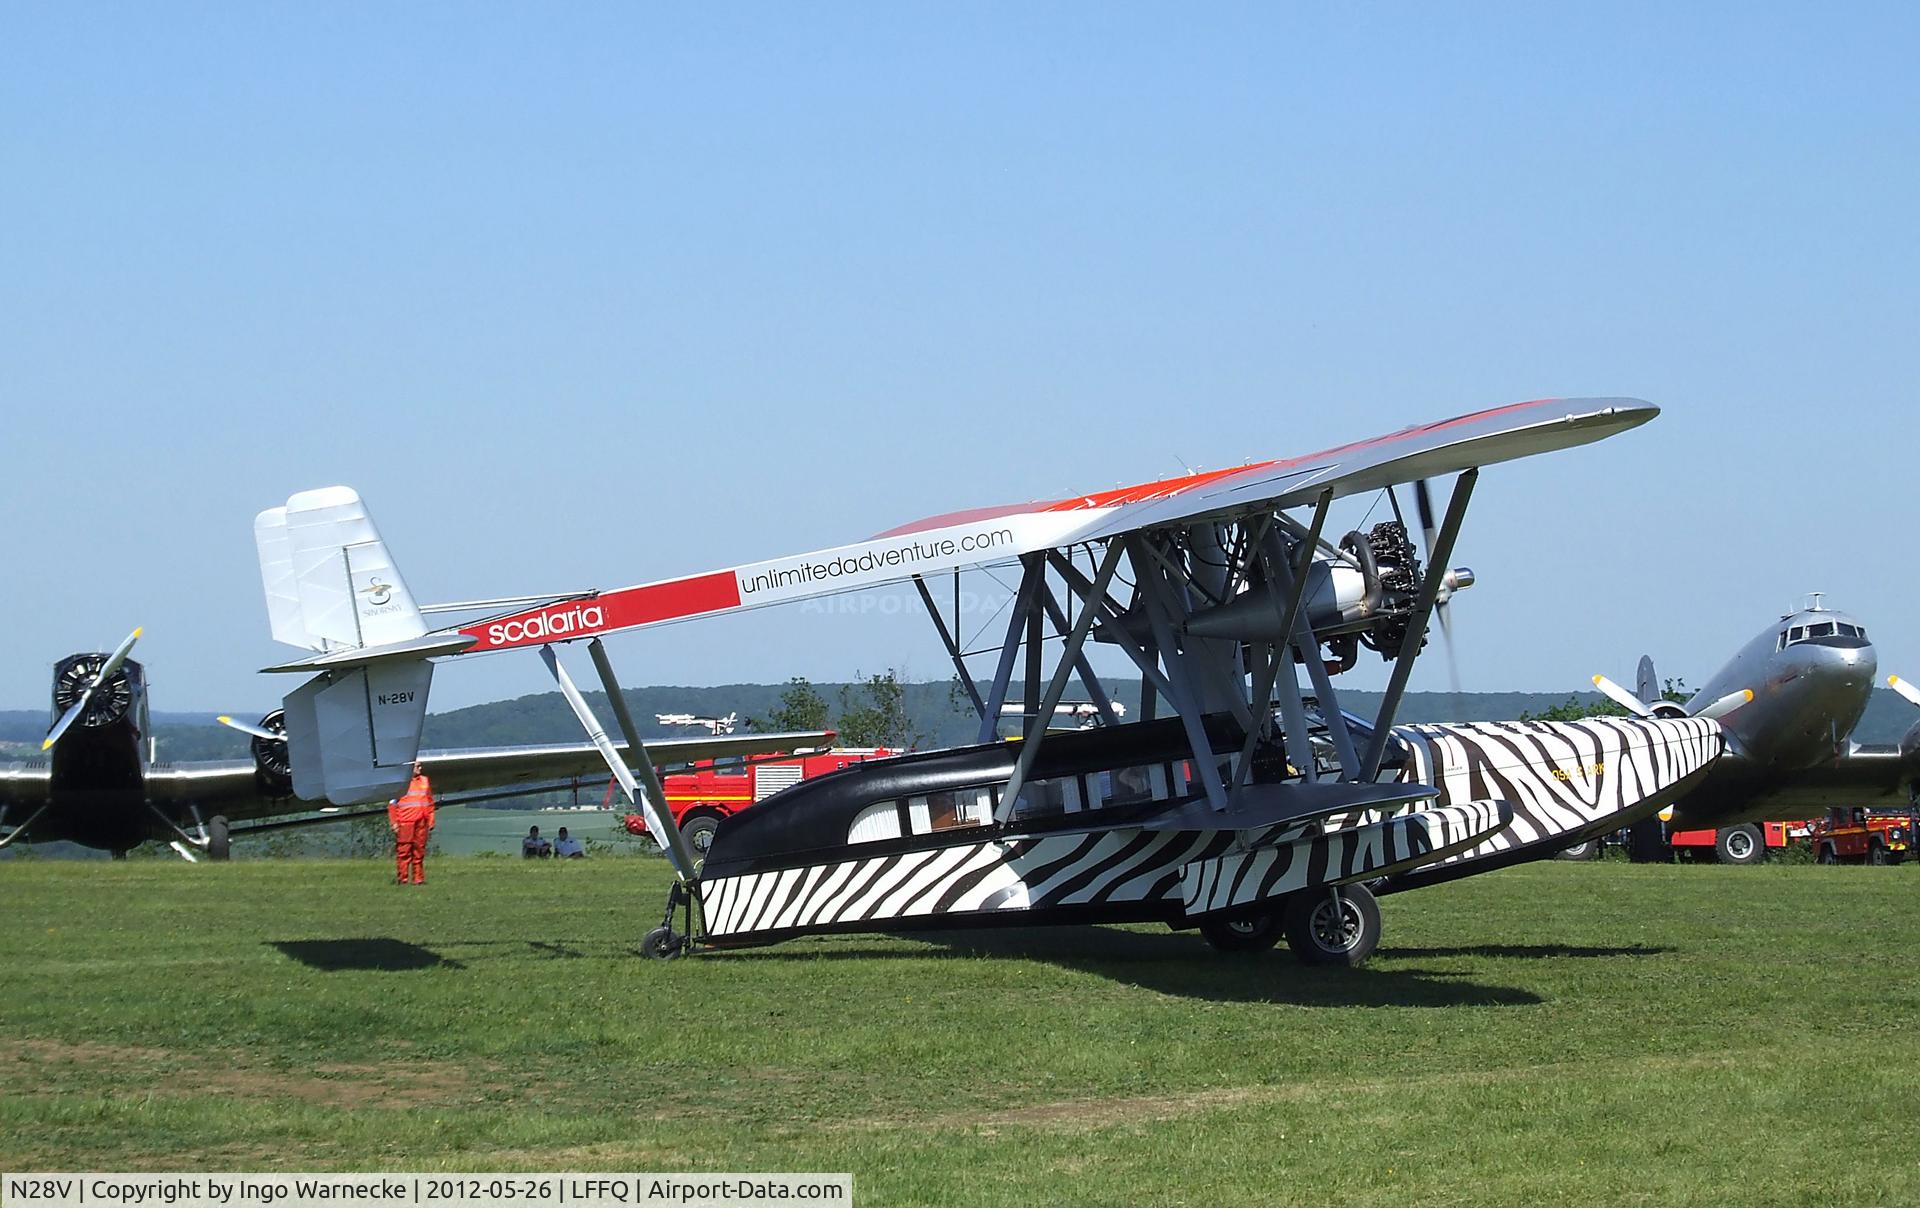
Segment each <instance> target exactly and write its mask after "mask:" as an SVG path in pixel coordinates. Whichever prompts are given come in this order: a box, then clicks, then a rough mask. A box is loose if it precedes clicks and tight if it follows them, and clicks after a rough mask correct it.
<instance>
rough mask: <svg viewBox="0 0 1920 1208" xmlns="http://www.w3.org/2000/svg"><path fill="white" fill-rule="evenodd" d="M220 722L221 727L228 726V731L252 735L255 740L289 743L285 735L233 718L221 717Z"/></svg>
mask: <svg viewBox="0 0 1920 1208" xmlns="http://www.w3.org/2000/svg"><path fill="white" fill-rule="evenodd" d="M218 720H219V722H220V724H221V725H223V726H226V727H227V728H228V729H232V730H238V731H240V732H241V733H242V734H251V735H253V736H254V737H255V738H263V739H265V740H266V741H268V742H285V741H287V736H286V735H285V734H283V733H275V732H274V731H272V730H269V729H267V728H266V727H264V726H250V725H248V724H247V723H246V722H243V721H235V720H233V718H231V717H227V716H224V715H223V716H221V717H220V718H219V719H218Z"/></svg>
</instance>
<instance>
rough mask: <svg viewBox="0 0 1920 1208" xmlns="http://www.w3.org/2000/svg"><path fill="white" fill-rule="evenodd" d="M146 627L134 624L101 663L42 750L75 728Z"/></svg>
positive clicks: (49, 731)
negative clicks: (97, 693)
mask: <svg viewBox="0 0 1920 1208" xmlns="http://www.w3.org/2000/svg"><path fill="white" fill-rule="evenodd" d="M144 628H146V627H145V626H144V625H136V626H134V630H133V632H132V633H130V634H128V635H127V638H126V640H125V641H123V642H121V643H120V645H119V646H117V647H115V648H114V651H113V653H112V654H110V655H108V656H107V661H106V662H104V663H102V664H100V670H99V672H98V673H97V674H95V675H94V677H93V682H92V683H91V684H88V685H87V690H86V691H85V692H82V693H81V694H80V699H79V700H76V701H74V702H73V704H71V705H69V706H68V707H67V711H66V712H65V713H62V714H61V715H60V720H59V721H57V722H54V723H53V729H51V730H48V731H47V738H46V741H45V742H43V743H41V744H40V749H41V750H42V751H51V750H52V749H53V744H54V743H56V742H59V741H60V739H61V738H62V737H64V736H65V735H66V732H67V731H68V730H71V729H72V728H73V723H74V722H77V721H79V720H80V718H81V715H83V714H84V713H86V711H87V706H88V705H89V704H91V703H93V693H94V690H95V689H97V688H98V687H99V686H100V685H101V684H104V683H106V682H107V681H108V680H110V679H112V678H113V676H114V673H115V672H116V671H119V670H120V664H122V663H124V662H126V661H127V655H128V654H129V653H130V652H131V651H132V650H133V644H134V643H135V642H137V641H139V640H140V631H141V630H142V629H144Z"/></svg>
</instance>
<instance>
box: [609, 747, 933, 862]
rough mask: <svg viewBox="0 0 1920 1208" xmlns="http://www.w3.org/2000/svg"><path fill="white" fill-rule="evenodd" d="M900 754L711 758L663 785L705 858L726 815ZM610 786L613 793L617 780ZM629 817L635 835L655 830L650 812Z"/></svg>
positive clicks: (832, 751) (856, 750) (863, 751)
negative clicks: (649, 820) (852, 766)
mask: <svg viewBox="0 0 1920 1208" xmlns="http://www.w3.org/2000/svg"><path fill="white" fill-rule="evenodd" d="M898 754H900V752H899V751H896V750H893V749H891V748H888V747H832V748H829V749H827V750H824V751H809V752H806V753H803V754H795V755H780V754H778V753H761V754H759V755H749V756H748V757H747V758H745V759H724V760H719V759H705V760H701V761H700V762H699V763H696V764H694V765H692V766H691V767H689V768H687V769H686V770H685V771H682V772H677V773H669V774H667V775H664V776H662V777H661V778H660V785H661V788H663V789H664V790H665V792H666V799H667V808H668V809H670V810H671V811H672V812H673V820H674V822H675V824H676V825H678V826H679V827H680V831H681V833H682V834H684V835H686V837H687V846H689V847H691V848H692V849H693V851H694V854H695V855H697V856H700V857H705V856H706V854H707V848H708V847H710V846H712V844H713V835H714V832H715V831H717V830H719V829H720V823H721V821H722V820H723V819H726V818H730V817H732V816H733V815H735V814H737V813H739V812H740V811H741V810H744V809H746V808H748V807H749V806H752V805H754V804H756V803H758V802H761V801H765V800H766V799H767V798H769V797H771V796H773V795H774V794H775V793H778V792H780V791H782V790H784V789H789V788H792V787H793V786H794V785H796V784H799V783H800V782H801V781H802V780H810V779H812V778H813V777H815V776H824V775H826V774H827V773H828V772H837V771H839V770H840V769H841V768H844V767H847V766H848V765H850V764H855V763H865V762H866V761H867V760H869V759H885V758H887V757H889V756H893V755H898ZM607 787H608V791H609V792H611V791H612V789H613V785H612V784H611V783H609V785H608V786H607ZM623 821H624V824H625V826H626V828H627V831H628V832H629V833H630V834H635V835H645V834H648V833H650V832H649V831H648V830H647V820H646V816H645V815H644V814H628V815H627V816H626V818H625V819H624V820H623Z"/></svg>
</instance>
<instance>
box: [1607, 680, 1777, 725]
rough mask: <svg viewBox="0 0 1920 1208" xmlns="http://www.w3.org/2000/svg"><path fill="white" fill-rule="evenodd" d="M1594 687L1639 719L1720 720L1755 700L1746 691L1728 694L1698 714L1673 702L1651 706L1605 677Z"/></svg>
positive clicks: (1749, 689) (1654, 703)
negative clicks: (1681, 718) (1696, 718)
mask: <svg viewBox="0 0 1920 1208" xmlns="http://www.w3.org/2000/svg"><path fill="white" fill-rule="evenodd" d="M1593 686H1594V687H1596V688H1598V689H1600V694H1601V695H1602V696H1605V697H1606V698H1607V699H1608V700H1610V701H1612V702H1613V703H1614V704H1616V705H1619V706H1620V707H1621V708H1622V709H1625V710H1626V711H1627V712H1629V713H1631V714H1633V715H1634V716H1635V717H1704V718H1707V719H1708V720H1710V721H1717V720H1719V719H1720V718H1722V717H1725V716H1726V715H1727V714H1729V713H1731V712H1733V711H1734V710H1735V709H1738V708H1739V707H1740V706H1741V705H1744V704H1746V703H1747V702H1748V701H1750V700H1752V699H1753V690H1752V689H1751V688H1742V689H1740V690H1739V691H1738V692H1729V693H1727V694H1726V695H1725V696H1723V697H1721V698H1720V699H1719V700H1716V701H1714V702H1712V703H1711V704H1709V705H1707V707H1706V708H1704V709H1701V710H1699V711H1698V712H1696V713H1688V712H1687V711H1686V710H1685V709H1683V708H1681V707H1680V706H1679V705H1677V704H1675V703H1673V702H1672V701H1670V700H1662V701H1655V702H1653V703H1652V704H1648V703H1647V702H1646V701H1643V700H1641V699H1640V698H1639V697H1637V696H1635V695H1634V694H1633V693H1631V692H1629V691H1627V690H1626V689H1625V688H1622V687H1621V686H1620V685H1619V684H1616V683H1614V682H1613V681H1612V680H1610V679H1608V678H1607V677H1606V676H1604V675H1596V676H1594V677H1593Z"/></svg>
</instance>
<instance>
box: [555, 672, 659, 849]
mask: <svg viewBox="0 0 1920 1208" xmlns="http://www.w3.org/2000/svg"><path fill="white" fill-rule="evenodd" d="M540 658H541V660H542V661H543V662H545V663H546V665H547V671H548V672H549V673H550V674H551V675H552V676H553V682H554V683H556V684H558V685H559V686H560V694H561V695H562V696H564V697H566V698H567V705H568V707H570V708H571V709H572V710H573V715H574V716H575V717H576V718H578V719H579V721H580V726H581V728H582V729H584V730H585V731H586V732H587V741H589V742H591V743H592V744H593V745H594V746H595V747H598V748H599V750H600V757H601V758H602V759H604V760H606V761H607V770H609V771H611V772H612V773H613V778H614V779H615V780H617V781H619V782H620V788H621V789H622V790H623V791H624V792H625V793H626V794H627V800H628V801H631V802H633V803H634V804H636V805H638V806H639V807H640V809H641V812H642V813H644V814H645V815H646V818H647V829H648V830H649V831H651V832H652V833H653V834H655V835H659V836H663V837H665V838H666V839H667V843H666V844H665V851H666V853H667V860H668V862H669V863H671V864H672V865H673V871H674V872H675V873H677V874H678V875H679V878H680V879H681V880H682V881H687V880H691V879H692V878H693V861H692V860H690V859H688V858H687V856H686V854H685V840H682V839H680V831H679V829H678V828H677V827H676V828H675V829H673V830H671V831H669V830H668V829H667V827H669V826H672V824H673V814H672V811H670V810H669V811H664V812H665V813H666V817H664V818H662V817H661V816H660V815H661V813H662V811H659V810H656V809H655V808H654V804H653V798H652V797H651V796H650V795H646V794H642V793H641V792H640V788H639V786H638V785H637V784H636V783H635V782H634V779H633V769H632V768H630V767H628V766H627V762H626V760H624V759H622V758H620V752H619V751H618V750H617V749H615V747H614V745H613V742H612V740H610V739H609V738H608V737H607V732H606V731H605V730H604V729H602V728H601V726H600V720H599V719H598V718H596V717H595V716H594V715H593V710H592V709H590V708H588V707H587V698H586V697H584V696H581V695H580V689H578V688H576V687H574V684H573V677H572V676H569V675H568V674H567V669H566V668H565V667H563V666H561V665H560V658H559V656H558V655H556V654H555V653H554V651H553V645H552V643H548V644H547V645H544V646H542V647H540ZM641 758H643V759H644V758H646V754H645V748H644V747H643V748H641ZM648 767H649V768H651V767H652V764H651V763H649V764H648ZM656 828H657V829H656ZM674 840H680V841H679V842H674Z"/></svg>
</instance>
